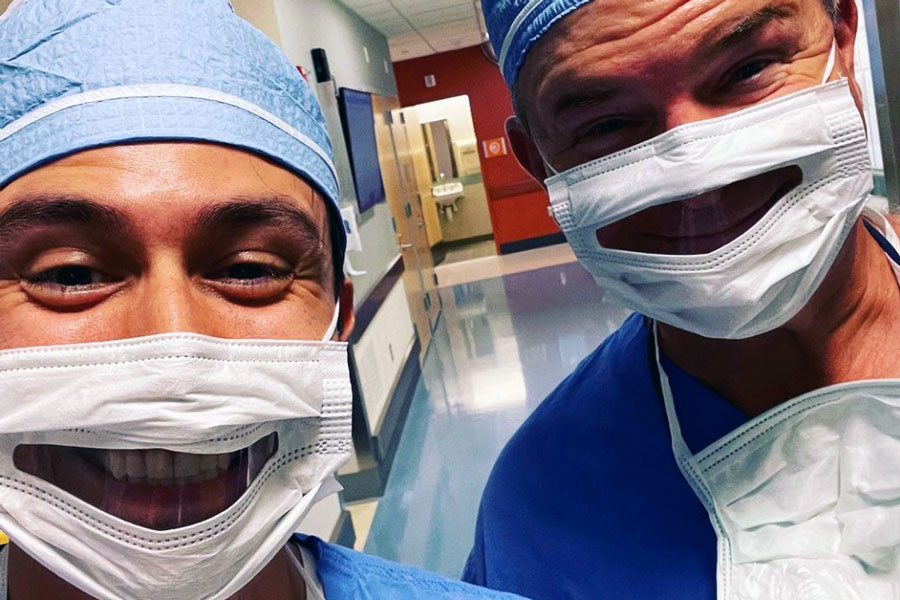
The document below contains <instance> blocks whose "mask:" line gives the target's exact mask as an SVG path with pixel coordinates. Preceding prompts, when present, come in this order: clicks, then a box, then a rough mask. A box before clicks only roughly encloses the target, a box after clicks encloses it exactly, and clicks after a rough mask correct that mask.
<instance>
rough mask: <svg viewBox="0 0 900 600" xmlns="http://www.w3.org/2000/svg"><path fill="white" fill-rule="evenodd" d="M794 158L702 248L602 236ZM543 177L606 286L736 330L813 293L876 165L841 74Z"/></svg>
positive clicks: (681, 323) (557, 213)
mask: <svg viewBox="0 0 900 600" xmlns="http://www.w3.org/2000/svg"><path fill="white" fill-rule="evenodd" d="M834 53H835V48H834V46H833V47H832V54H831V58H830V59H829V67H828V68H827V69H826V75H825V79H826V80H827V78H828V76H829V75H830V73H831V65H832V64H833V61H834ZM791 166H796V167H799V168H800V170H802V172H803V180H802V183H800V185H799V186H798V187H796V188H795V189H794V190H793V191H790V192H788V193H787V194H786V195H785V196H784V197H782V198H781V199H780V200H778V201H777V202H776V203H775V205H774V206H773V207H772V208H771V209H770V210H769V211H768V212H767V213H766V214H765V216H763V217H762V218H761V219H760V220H759V221H758V222H757V223H756V224H755V225H753V226H752V227H751V228H750V229H749V230H747V231H746V232H745V233H743V234H742V235H740V236H738V237H737V238H736V239H734V240H732V241H731V242H729V243H727V244H725V245H724V246H722V247H721V248H719V249H717V250H714V251H712V252H709V253H707V254H702V255H697V254H694V255H687V256H685V255H662V254H649V253H639V252H632V251H625V250H615V249H610V248H604V247H603V246H602V245H601V244H600V242H599V241H598V239H597V231H598V229H600V228H603V227H605V226H608V225H610V224H612V223H615V222H617V221H620V220H622V219H624V218H626V217H628V216H630V215H634V214H636V213H639V212H641V211H643V210H645V209H647V208H650V207H653V206H659V205H662V204H666V203H669V202H677V201H683V200H687V199H690V198H694V197H696V196H698V195H700V194H703V193H706V192H710V191H713V190H717V189H720V188H723V187H725V186H727V185H729V184H732V183H735V182H739V181H743V180H746V179H749V178H752V177H755V176H758V175H762V174H764V173H768V172H771V171H774V170H777V169H780V168H784V167H791ZM547 187H548V191H549V194H550V201H551V213H552V214H553V216H554V218H555V219H556V221H557V223H559V226H560V228H561V229H562V230H563V232H564V233H565V235H566V238H567V239H568V241H569V243H570V244H571V246H572V248H573V250H574V252H575V254H576V256H577V257H578V258H579V260H580V261H581V263H582V264H583V265H584V266H585V267H586V268H587V270H588V271H590V272H591V274H592V275H593V276H594V279H595V280H596V281H597V283H598V284H599V285H600V286H601V287H602V288H603V289H604V290H605V291H606V292H607V293H608V294H609V295H610V296H611V297H614V298H617V299H619V300H620V301H621V302H622V303H623V304H625V305H626V306H628V307H629V308H632V309H633V310H637V311H639V312H641V313H643V314H645V315H647V316H649V317H652V318H653V319H656V320H658V321H661V322H663V323H668V324H669V325H672V326H674V327H677V328H679V329H684V330H687V331H692V332H694V333H697V334H700V335H703V336H706V337H712V338H732V339H737V338H746V337H751V336H754V335H758V334H761V333H764V332H767V331H771V330H773V329H775V328H777V327H780V326H781V325H783V324H784V323H786V322H787V321H788V320H789V319H790V318H792V317H793V316H794V315H796V314H797V313H798V312H799V311H800V309H801V308H802V307H803V306H804V305H806V303H807V302H808V301H809V298H810V297H811V296H812V294H813V292H815V290H816V288H817V287H818V286H819V284H820V283H821V282H822V279H823V278H824V277H825V275H826V274H827V272H828V270H829V269H830V267H831V265H832V263H833V262H834V259H835V256H836V255H837V253H838V251H839V250H840V248H841V246H842V244H843V242H844V241H845V240H846V239H847V236H848V235H849V234H850V232H851V231H852V229H853V228H854V226H855V224H856V222H857V219H858V218H859V215H860V213H861V211H862V209H863V208H864V206H865V202H866V199H867V198H868V195H869V192H870V191H871V188H872V175H871V166H870V163H869V155H868V150H867V145H866V133H865V127H864V125H863V122H862V119H861V117H860V115H859V111H858V109H857V107H856V104H855V103H854V100H853V96H852V95H851V93H850V86H849V82H848V81H847V80H846V79H843V80H840V81H837V82H833V83H823V84H822V85H820V86H816V87H813V88H809V89H806V90H803V91H800V92H797V93H794V94H791V95H789V96H785V97H783V98H779V99H776V100H773V101H771V102H767V103H764V104H760V105H757V106H753V107H751V108H748V109H745V110H742V111H739V112H736V113H732V114H729V115H726V116H723V117H720V118H716V119H711V120H707V121H702V122H697V123H690V124H687V125H683V126H680V127H677V128H675V129H672V130H670V131H668V132H666V133H664V134H663V135H661V136H659V137H657V138H654V139H652V140H649V141H647V142H645V143H642V144H640V145H638V146H635V147H632V148H629V149H627V150H624V151H621V152H618V153H616V154H612V155H610V156H606V157H603V158H600V159H598V160H595V161H592V162H590V163H587V164H584V165H581V166H579V167H575V168H573V169H569V170H568V171H565V172H563V173H560V174H558V175H555V176H553V177H550V178H549V179H547ZM672 226H673V228H675V227H677V226H678V224H673V225H672Z"/></svg>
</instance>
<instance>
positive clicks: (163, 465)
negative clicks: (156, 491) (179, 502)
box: [146, 450, 175, 485]
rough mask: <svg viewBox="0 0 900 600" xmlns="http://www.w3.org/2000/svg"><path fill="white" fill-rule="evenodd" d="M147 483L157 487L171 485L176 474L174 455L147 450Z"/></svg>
mask: <svg viewBox="0 0 900 600" xmlns="http://www.w3.org/2000/svg"><path fill="white" fill-rule="evenodd" d="M146 454H147V481H148V482H149V483H150V484H156V485H171V484H172V483H174V481H173V480H174V478H175V473H174V470H173V468H172V462H173V461H172V453H171V452H167V451H166V450H147V453H146Z"/></svg>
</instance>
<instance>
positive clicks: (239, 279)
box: [206, 262, 292, 285]
mask: <svg viewBox="0 0 900 600" xmlns="http://www.w3.org/2000/svg"><path fill="white" fill-rule="evenodd" d="M206 278H207V279H212V280H219V281H224V282H229V283H234V284H238V285H257V284H264V283H266V282H268V281H271V280H273V279H275V280H285V279H288V280H289V279H291V278H292V277H291V270H290V269H287V268H279V267H276V266H273V265H269V264H264V263H258V262H239V263H234V264H231V265H228V266H227V267H225V268H223V269H220V270H219V271H216V272H213V273H209V274H208V275H206Z"/></svg>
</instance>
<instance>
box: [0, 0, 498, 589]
mask: <svg viewBox="0 0 900 600" xmlns="http://www.w3.org/2000/svg"><path fill="white" fill-rule="evenodd" d="M339 199H340V194H339V191H338V186H337V177H336V174H335V167H334V164H333V155H332V152H331V145H330V143H329V141H328V136H327V133H326V129H325V123H324V119H323V116H322V113H321V110H320V108H319V105H318V103H317V101H316V99H315V97H314V96H313V93H312V90H311V89H310V87H309V86H308V85H307V84H306V82H305V81H304V80H303V78H302V77H301V76H300V74H299V73H298V72H297V69H296V67H295V66H294V65H293V64H291V62H290V61H289V60H288V59H287V58H286V57H285V56H284V55H283V54H282V53H281V52H280V51H279V50H278V48H277V47H276V46H275V45H274V44H273V43H272V42H271V41H269V40H268V39H267V38H266V37H265V36H264V35H263V34H262V33H260V32H259V31H257V30H255V29H253V27H251V26H250V25H249V24H248V23H247V22H245V21H243V20H241V19H240V18H238V17H237V16H236V15H235V14H234V11H233V10H232V8H231V6H230V5H229V3H228V2H227V1H226V0H153V1H152V2H151V1H148V0H24V1H22V0H20V1H19V2H16V3H13V5H12V7H10V8H9V10H8V11H7V12H6V13H5V14H4V15H3V16H2V17H0V530H2V531H3V532H4V533H5V534H7V535H8V536H9V540H7V539H6V538H5V537H4V538H3V539H2V540H0V600H287V599H289V598H290V599H292V600H296V599H308V600H353V599H359V600H371V599H375V598H379V599H380V598H390V599H400V600H413V599H420V600H425V599H428V600H433V599H441V598H444V599H447V600H461V599H465V598H473V599H483V600H487V599H497V600H500V599H502V598H505V599H507V600H514V598H515V597H513V596H512V595H511V594H503V593H499V592H492V591H489V590H485V589H483V588H478V587H476V586H471V585H467V584H464V583H460V582H454V581H448V580H446V579H444V578H442V577H439V576H437V575H434V574H430V573H426V572H424V571H421V570H418V569H414V568H411V567H404V566H401V565H396V564H391V563H389V562H388V561H384V560H381V559H378V558H376V557H370V556H365V555H363V554H360V553H357V552H354V551H352V550H349V549H346V548H341V547H338V546H335V545H332V544H328V543H325V542H323V541H322V540H318V539H316V538H314V537H307V536H300V535H297V534H296V533H295V532H296V531H297V529H298V528H301V529H302V527H303V522H304V517H305V516H306V515H307V514H308V512H309V509H310V507H311V506H313V504H314V503H315V502H316V501H318V500H320V499H322V498H324V497H326V496H327V495H330V494H334V493H336V492H337V491H338V489H339V486H338V485H337V482H336V481H335V480H334V477H333V476H334V474H335V472H336V471H337V469H338V467H339V466H340V465H341V464H342V463H343V462H344V461H345V460H346V458H347V457H348V455H349V453H350V449H351V448H350V445H351V434H350V429H351V385H350V377H349V366H348V364H347V343H346V339H347V336H348V335H349V333H350V331H351V329H352V326H353V311H352V297H353V293H352V288H351V286H349V285H347V284H346V283H345V280H344V277H343V267H342V262H343V258H344V247H345V235H344V232H343V227H342V221H341V219H340V216H339V208H340V207H339Z"/></svg>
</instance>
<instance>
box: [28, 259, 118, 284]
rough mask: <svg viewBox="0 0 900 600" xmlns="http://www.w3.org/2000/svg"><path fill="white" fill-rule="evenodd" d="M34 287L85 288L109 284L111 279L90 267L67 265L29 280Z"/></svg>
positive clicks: (41, 273)
mask: <svg viewBox="0 0 900 600" xmlns="http://www.w3.org/2000/svg"><path fill="white" fill-rule="evenodd" d="M28 282H29V283H30V284H32V285H47V286H53V287H57V288H60V289H65V288H84V287H87V286H91V285H95V284H98V283H108V282H109V278H108V277H107V276H106V275H104V274H103V273H100V272H99V271H97V270H95V269H91V268H90V267H85V266H81V265H66V266H61V267H53V268H50V269H46V270H44V271H41V272H40V273H36V274H34V275H32V276H31V277H29V278H28Z"/></svg>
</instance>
